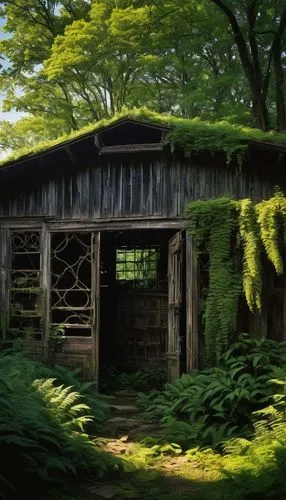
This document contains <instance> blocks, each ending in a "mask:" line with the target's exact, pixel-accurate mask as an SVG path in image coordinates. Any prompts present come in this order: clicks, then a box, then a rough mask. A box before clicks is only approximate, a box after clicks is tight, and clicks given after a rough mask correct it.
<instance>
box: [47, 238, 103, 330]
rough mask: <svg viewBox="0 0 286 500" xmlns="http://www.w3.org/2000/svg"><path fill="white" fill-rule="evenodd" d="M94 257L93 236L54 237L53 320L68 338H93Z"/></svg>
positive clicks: (52, 259) (52, 262) (52, 269)
mask: <svg viewBox="0 0 286 500" xmlns="http://www.w3.org/2000/svg"><path fill="white" fill-rule="evenodd" d="M91 255H92V234H91V233H87V234H86V233H63V234H62V233H61V234H55V235H53V236H52V258H51V320H52V324H54V325H56V324H60V325H64V327H65V332H66V335H72V336H76V335H81V336H90V335H91V330H92V324H93V317H94V300H93V297H92V293H91V290H92V283H91V275H92V257H91Z"/></svg>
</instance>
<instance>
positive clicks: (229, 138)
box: [0, 108, 286, 166]
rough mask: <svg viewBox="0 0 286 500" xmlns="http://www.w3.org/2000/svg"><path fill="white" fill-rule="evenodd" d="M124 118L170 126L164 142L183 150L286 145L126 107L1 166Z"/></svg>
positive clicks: (223, 125)
mask: <svg viewBox="0 0 286 500" xmlns="http://www.w3.org/2000/svg"><path fill="white" fill-rule="evenodd" d="M123 118H133V119H138V120H142V121H145V122H146V123H152V124H158V125H164V126H170V127H171V128H172V130H171V132H170V133H169V134H168V135H167V138H166V142H167V143H169V144H171V145H173V146H174V145H179V146H182V147H184V149H185V150H186V151H200V150H213V151H224V152H225V153H226V154H227V155H228V156H229V155H231V154H233V153H241V152H243V151H244V150H245V149H246V146H247V143H248V141H250V140H260V141H265V142H272V143H277V144H286V133H281V132H280V133H278V132H275V131H271V132H266V133H265V132H262V131H261V130H258V129H254V128H249V127H243V126H241V125H232V124H230V123H228V122H225V121H223V122H215V123H211V122H208V121H203V120H200V119H199V118H192V119H186V118H180V117H176V116H171V115H167V114H158V113H155V112H153V111H150V110H149V109H147V108H138V109H136V108H134V109H127V108H125V109H124V110H123V111H122V112H121V113H117V114H116V115H114V116H113V117H112V118H110V119H104V120H101V121H99V122H94V123H90V124H89V125H87V126H85V127H83V128H82V129H80V130H78V131H73V132H72V133H70V134H66V135H63V136H61V137H59V138H57V139H54V140H51V141H45V142H41V143H38V144H37V145H35V146H34V147H32V148H31V147H29V148H21V149H19V150H17V151H14V152H13V153H12V154H11V155H9V156H8V157H7V158H5V159H4V160H2V162H0V165H2V166H3V165H6V164H7V163H11V162H13V161H16V160H20V159H24V158H28V157H30V156H32V155H34V154H37V153H40V152H42V151H45V150H47V149H49V148H53V147H56V146H60V145H61V144H62V143H65V142H66V141H70V140H73V139H76V138H78V137H81V136H83V135H85V134H88V133H90V132H93V131H96V130H98V129H100V128H102V127H104V126H108V125H111V124H112V123H114V122H115V121H116V120H118V119H123Z"/></svg>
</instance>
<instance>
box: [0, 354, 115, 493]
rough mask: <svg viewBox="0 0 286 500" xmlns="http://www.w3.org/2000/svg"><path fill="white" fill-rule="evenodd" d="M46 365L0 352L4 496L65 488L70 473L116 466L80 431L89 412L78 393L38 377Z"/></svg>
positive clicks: (0, 485) (0, 482)
mask: <svg viewBox="0 0 286 500" xmlns="http://www.w3.org/2000/svg"><path fill="white" fill-rule="evenodd" d="M46 370H47V368H46V367H43V365H41V364H40V363H36V362H34V361H31V360H28V359H26V358H25V357H24V356H23V355H20V354H17V353H16V354H15V353H11V352H8V353H5V352H3V353H1V355H0V446H1V456H2V457H5V460H2V461H1V469H0V489H1V492H2V493H3V495H4V498H20V497H21V498H22V497H23V496H30V498H38V497H39V491H42V490H43V488H44V489H45V491H46V490H49V489H53V488H54V487H55V486H56V487H57V488H59V487H63V488H65V485H66V484H68V483H70V482H72V481H73V478H75V475H77V476H80V475H86V474H88V473H92V474H93V475H96V476H98V477H102V476H103V475H105V474H106V473H108V471H109V470H112V469H114V468H117V467H118V462H117V461H116V460H113V459H112V458H111V457H109V456H108V455H106V454H104V453H102V452H101V451H99V450H98V449H97V448H96V447H95V445H94V443H93V442H92V441H91V439H90V438H89V436H88V435H87V434H86V433H85V428H86V424H87V423H88V422H90V420H91V418H92V417H91V411H90V408H89V407H88V405H87V404H86V403H85V402H84V399H83V398H82V396H81V395H80V393H79V392H76V391H75V390H74V389H73V388H72V387H69V386H64V385H63V384H62V385H59V384H58V383H57V381H56V380H55V379H54V378H50V377H45V378H39V377H38V376H39V375H40V374H43V373H45V371H46ZM19 495H20V496H19ZM21 495H22V496H21Z"/></svg>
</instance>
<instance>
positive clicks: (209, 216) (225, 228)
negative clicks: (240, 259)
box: [187, 198, 241, 363]
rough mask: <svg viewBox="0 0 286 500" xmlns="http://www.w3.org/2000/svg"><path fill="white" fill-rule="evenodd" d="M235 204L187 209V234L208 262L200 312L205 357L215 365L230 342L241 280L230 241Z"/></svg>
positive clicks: (213, 202)
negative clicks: (207, 284) (202, 309)
mask: <svg viewBox="0 0 286 500" xmlns="http://www.w3.org/2000/svg"><path fill="white" fill-rule="evenodd" d="M237 209H238V203H237V202H236V201H234V200H231V199H228V198H218V199H215V200H208V201H206V202H204V201H197V202H193V203H190V204H189V206H188V207H187V216H188V217H189V218H190V219H191V225H190V228H189V231H190V232H191V233H192V235H193V236H194V238H195V241H196V243H197V246H198V250H199V251H205V252H207V255H208V259H209V268H208V271H209V286H208V293H207V297H206V302H205V311H204V334H205V347H206V355H207V359H208V361H209V362H211V363H214V362H217V360H218V357H219V355H220V354H221V353H222V352H223V351H224V350H225V349H226V348H227V347H228V346H229V344H230V342H231V341H232V340H233V335H234V333H235V327H236V316H237V307H238V299H239V296H240V293H241V278H240V274H239V272H238V270H237V269H236V266H235V253H234V252H233V247H232V240H233V237H234V235H235V232H236V228H237Z"/></svg>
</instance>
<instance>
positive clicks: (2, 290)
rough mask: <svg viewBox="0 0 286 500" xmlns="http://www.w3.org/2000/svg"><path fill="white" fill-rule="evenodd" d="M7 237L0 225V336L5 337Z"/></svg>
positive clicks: (5, 231)
mask: <svg viewBox="0 0 286 500" xmlns="http://www.w3.org/2000/svg"><path fill="white" fill-rule="evenodd" d="M7 243H8V238H7V228H6V226H0V325H1V326H0V328H1V331H0V337H1V339H5V338H6V330H7V326H8V308H9V300H8V245H7Z"/></svg>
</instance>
